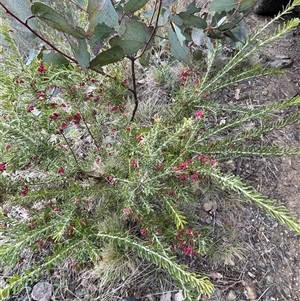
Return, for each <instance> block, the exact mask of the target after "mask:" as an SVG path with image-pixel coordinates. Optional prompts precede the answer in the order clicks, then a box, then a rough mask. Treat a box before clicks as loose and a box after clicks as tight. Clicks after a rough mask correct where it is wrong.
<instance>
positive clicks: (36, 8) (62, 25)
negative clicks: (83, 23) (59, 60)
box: [31, 2, 86, 39]
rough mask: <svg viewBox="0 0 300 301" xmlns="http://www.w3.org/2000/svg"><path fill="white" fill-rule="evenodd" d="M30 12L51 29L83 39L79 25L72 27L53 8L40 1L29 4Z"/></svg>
mask: <svg viewBox="0 0 300 301" xmlns="http://www.w3.org/2000/svg"><path fill="white" fill-rule="evenodd" d="M31 12H32V13H33V14H34V15H35V16H36V17H37V18H39V19H40V20H41V21H42V22H44V23H46V24H47V25H48V26H50V27H51V28H53V29H56V30H58V31H60V32H64V33H67V34H70V35H72V36H73V37H75V38H80V39H83V38H85V36H86V34H85V32H84V30H83V29H82V28H80V27H76V28H74V27H73V26H72V25H71V24H70V23H69V22H68V21H67V20H66V19H65V18H64V17H63V16H62V15H60V14H59V13H57V12H56V11H55V10H54V9H53V8H51V7H50V6H47V5H45V4H43V3H40V2H35V3H34V4H33V5H32V6H31Z"/></svg>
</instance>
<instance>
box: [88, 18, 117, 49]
mask: <svg viewBox="0 0 300 301" xmlns="http://www.w3.org/2000/svg"><path fill="white" fill-rule="evenodd" d="M113 33H114V29H113V28H111V27H109V26H107V25H106V24H104V23H101V24H97V26H96V27H95V30H94V34H93V35H92V36H91V37H90V38H89V39H88V44H89V45H90V47H91V49H92V52H93V54H94V55H97V54H98V53H99V50H100V49H101V48H102V47H103V45H104V43H105V40H106V39H107V38H108V37H109V36H110V35H111V34H113Z"/></svg>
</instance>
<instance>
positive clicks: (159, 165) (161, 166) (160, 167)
mask: <svg viewBox="0 0 300 301" xmlns="http://www.w3.org/2000/svg"><path fill="white" fill-rule="evenodd" d="M163 166H164V163H163V162H161V163H159V164H158V165H157V166H156V167H155V171H159V170H161V169H162V168H163Z"/></svg>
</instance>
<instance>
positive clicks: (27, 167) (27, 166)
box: [24, 162, 31, 170]
mask: <svg viewBox="0 0 300 301" xmlns="http://www.w3.org/2000/svg"><path fill="white" fill-rule="evenodd" d="M30 167H31V163H30V162H29V163H28V164H26V165H25V166H24V169H25V170H27V169H29V168H30Z"/></svg>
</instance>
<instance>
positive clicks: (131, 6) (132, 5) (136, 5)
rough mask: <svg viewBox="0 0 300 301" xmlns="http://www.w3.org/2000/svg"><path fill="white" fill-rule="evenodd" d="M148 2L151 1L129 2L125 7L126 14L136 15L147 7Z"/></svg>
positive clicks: (130, 0) (136, 0)
mask: <svg viewBox="0 0 300 301" xmlns="http://www.w3.org/2000/svg"><path fill="white" fill-rule="evenodd" d="M148 2H149V0H129V1H128V2H127V3H126V4H125V5H124V13H127V12H129V11H130V12H132V13H134V12H136V11H138V10H139V9H141V8H142V7H143V6H145V5H146V4H147V3H148Z"/></svg>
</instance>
